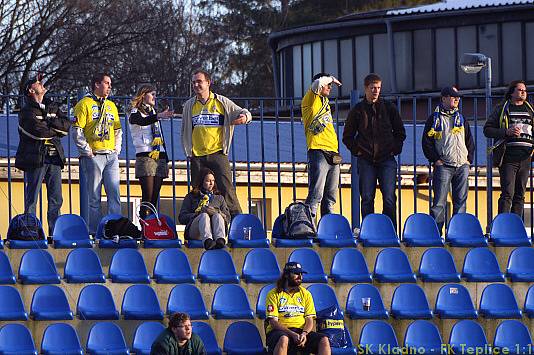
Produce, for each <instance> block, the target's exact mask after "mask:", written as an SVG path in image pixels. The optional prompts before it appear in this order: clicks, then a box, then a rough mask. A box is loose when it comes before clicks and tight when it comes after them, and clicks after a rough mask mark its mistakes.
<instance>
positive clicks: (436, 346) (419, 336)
mask: <svg viewBox="0 0 534 355" xmlns="http://www.w3.org/2000/svg"><path fill="white" fill-rule="evenodd" d="M441 344H443V341H442V340H441V335H440V334H439V331H438V328H436V326H435V325H434V324H433V323H431V322H429V321H427V320H416V321H414V322H412V323H411V324H410V325H409V326H408V328H407V329H406V334H405V335H404V347H405V348H406V349H417V353H418V354H442V353H443V354H447V352H446V351H443V352H442V346H441ZM444 350H445V349H444Z"/></svg>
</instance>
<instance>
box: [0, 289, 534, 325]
mask: <svg viewBox="0 0 534 355" xmlns="http://www.w3.org/2000/svg"><path fill="white" fill-rule="evenodd" d="M273 287H274V284H269V285H267V286H265V287H263V288H262V289H261V290H260V293H259V295H258V300H257V303H256V315H257V317H258V318H260V319H264V318H265V299H266V297H267V293H268V292H269V291H270V290H271V289H272V288H273ZM308 290H309V291H310V292H311V294H312V296H313V299H314V303H315V308H316V310H317V312H320V311H322V310H325V309H327V308H329V307H332V306H337V307H338V309H340V310H341V306H340V305H339V302H338V300H337V297H336V294H335V292H334V290H333V289H332V288H331V287H330V286H328V285H324V284H312V285H310V286H308ZM363 298H370V300H371V306H370V309H369V310H366V309H364V308H363V306H362V299H363ZM0 299H2V302H1V303H0V320H2V321H8V320H27V319H28V314H27V312H26V310H25V309H24V304H23V301H22V298H21V296H20V294H19V292H18V290H17V289H16V288H14V287H12V286H0ZM167 300H168V301H167V311H166V313H167V314H172V313H174V312H185V313H188V314H189V315H190V316H191V318H192V319H208V318H209V316H210V315H211V316H212V318H214V319H253V318H254V311H253V310H252V308H251V306H250V303H249V300H248V297H247V294H246V293H245V291H244V289H243V288H241V287H240V286H239V285H232V284H225V285H220V286H219V287H218V288H217V289H216V291H215V294H214V296H213V300H212V304H211V312H208V310H207V308H206V305H205V303H204V300H203V298H202V295H201V293H200V291H199V289H198V288H197V287H195V286H194V285H190V284H178V285H176V286H174V288H173V289H172V290H171V292H170V294H169V296H168V298H167ZM346 313H347V315H348V317H349V318H351V319H387V318H389V316H390V315H391V316H392V317H394V318H397V319H431V318H433V317H434V316H437V317H439V318H442V319H463V318H471V319H476V318H478V317H479V315H480V316H482V317H484V318H489V319H498V318H522V315H523V311H522V310H521V309H519V306H518V304H517V301H516V298H515V296H514V293H513V291H512V289H511V288H510V287H509V286H508V285H506V284H497V283H496V284H489V285H488V286H486V287H485V288H484V291H483V292H482V296H481V298H480V305H479V309H478V310H477V309H475V306H474V305H473V301H472V299H471V296H470V294H469V291H468V290H467V288H465V287H464V286H462V285H461V284H446V285H444V286H442V287H441V288H440V290H439V292H438V295H437V297H436V303H435V308H434V310H432V309H430V306H429V303H428V300H427V297H426V295H425V292H424V291H423V289H422V288H421V287H420V286H418V285H416V284H402V285H399V286H398V287H397V288H396V289H395V292H394V293H393V297H392V299H391V308H390V310H389V311H388V310H387V309H386V308H385V307H384V304H383V301H382V297H381V295H380V293H379V291H378V289H377V288H376V287H374V286H373V285H369V284H357V285H355V286H353V287H352V288H351V290H350V292H349V295H348V298H347V303H346ZM524 313H525V314H526V315H527V317H530V318H533V317H534V286H533V287H530V289H529V290H528V292H527V296H526V298H525V304H524ZM121 315H122V318H123V319H137V320H147V319H155V320H161V319H163V317H164V313H163V311H162V310H161V306H160V303H159V300H158V297H157V295H156V293H155V291H154V289H153V288H151V287H150V286H148V285H132V286H130V287H128V289H127V290H126V292H125V293H124V296H123V300H122V306H121ZM76 316H77V317H78V318H79V319H80V320H103V319H114V320H116V319H119V317H120V316H119V312H118V311H117V308H116V307H115V302H114V301H113V297H112V295H111V292H110V290H109V289H108V288H107V287H106V286H104V285H99V284H91V285H87V286H85V287H84V288H83V289H82V291H81V292H80V295H79V297H78V303H77V306H76ZM30 317H31V318H32V319H34V320H38V321H41V320H44V321H49V320H72V319H74V314H73V312H72V311H71V309H70V306H69V302H68V300H67V297H66V295H65V292H64V291H63V289H61V288H60V287H58V286H54V285H43V286H40V287H39V288H37V289H36V290H35V292H34V294H33V298H32V303H31V309H30Z"/></svg>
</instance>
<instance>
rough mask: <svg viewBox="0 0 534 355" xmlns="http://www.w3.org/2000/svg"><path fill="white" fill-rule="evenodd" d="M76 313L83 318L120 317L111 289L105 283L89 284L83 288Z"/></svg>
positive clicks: (102, 318)
mask: <svg viewBox="0 0 534 355" xmlns="http://www.w3.org/2000/svg"><path fill="white" fill-rule="evenodd" d="M76 315H77V316H78V318H79V319H81V320H88V319H97V320H104V319H119V312H118V311H117V308H116V307H115V302H114V301H113V296H112V295H111V291H110V290H109V289H108V288H107V287H106V286H104V285H87V286H85V287H84V288H83V289H82V290H81V292H80V295H79V296H78V304H77V306H76Z"/></svg>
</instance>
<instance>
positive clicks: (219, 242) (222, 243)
mask: <svg viewBox="0 0 534 355" xmlns="http://www.w3.org/2000/svg"><path fill="white" fill-rule="evenodd" d="M215 244H216V246H215V249H222V248H224V246H225V245H226V240H224V238H217V240H216V241H215Z"/></svg>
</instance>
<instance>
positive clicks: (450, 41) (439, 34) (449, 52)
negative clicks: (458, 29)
mask: <svg viewBox="0 0 534 355" xmlns="http://www.w3.org/2000/svg"><path fill="white" fill-rule="evenodd" d="M415 53H418V52H415ZM456 57H457V54H456V46H455V44H454V29H453V28H438V29H437V30H436V85H437V87H438V88H442V87H444V86H451V85H452V84H455V83H456Z"/></svg>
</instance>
